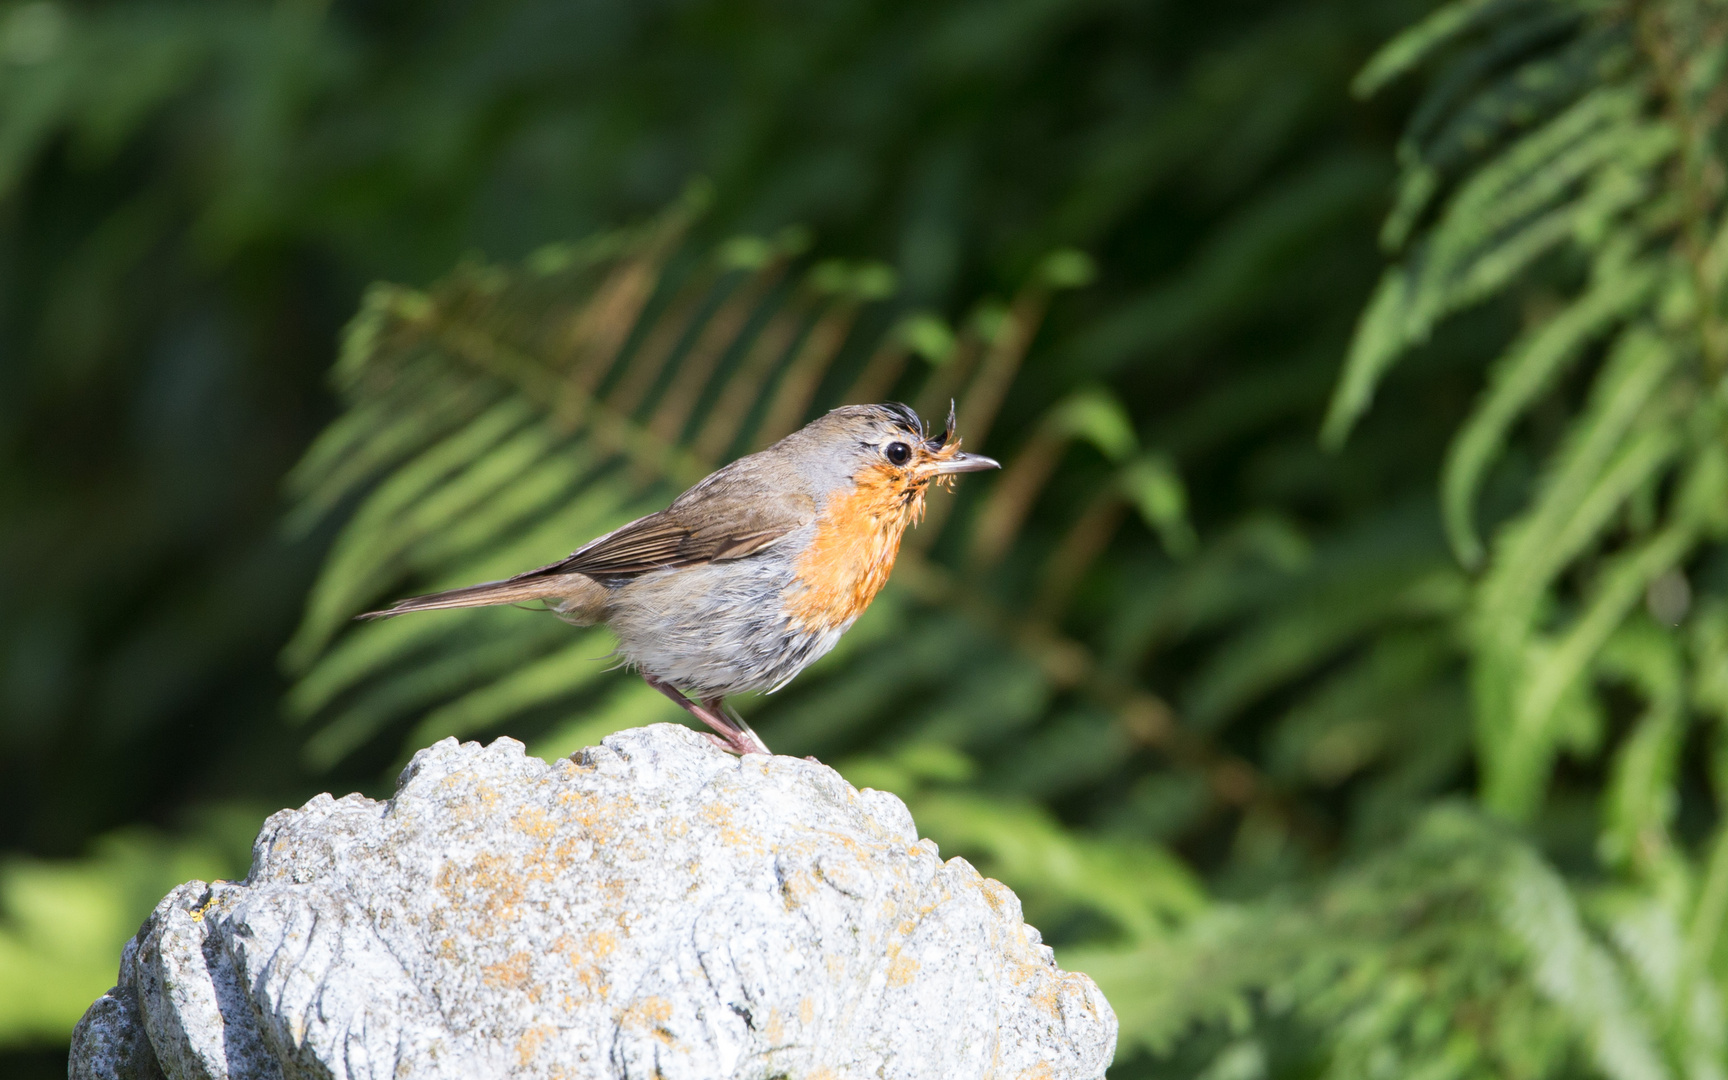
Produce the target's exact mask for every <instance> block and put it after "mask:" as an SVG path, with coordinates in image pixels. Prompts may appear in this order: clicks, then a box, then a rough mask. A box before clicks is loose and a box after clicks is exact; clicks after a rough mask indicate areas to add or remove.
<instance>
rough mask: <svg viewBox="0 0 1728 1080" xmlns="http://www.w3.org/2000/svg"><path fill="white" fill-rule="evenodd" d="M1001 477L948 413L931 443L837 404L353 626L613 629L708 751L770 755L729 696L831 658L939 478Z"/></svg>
mask: <svg viewBox="0 0 1728 1080" xmlns="http://www.w3.org/2000/svg"><path fill="white" fill-rule="evenodd" d="M998 468H1001V465H1000V464H999V463H998V462H996V461H995V460H993V459H991V458H988V457H985V456H983V455H982V454H969V453H963V452H962V451H961V450H960V437H959V435H958V433H957V432H956V430H955V419H954V406H953V404H952V403H950V404H949V407H948V422H947V425H946V426H945V427H944V428H943V430H942V432H941V433H940V434H937V435H934V436H927V434H926V429H925V425H924V421H923V420H922V419H920V418H919V416H918V414H917V412H916V411H914V410H913V409H911V408H910V407H908V406H906V405H902V404H899V403H897V402H893V403H888V404H882V405H846V406H842V407H840V408H837V409H834V410H832V411H830V412H828V413H826V414H824V415H823V416H820V417H817V418H816V419H815V420H813V421H811V422H810V423H808V424H806V425H805V426H804V427H802V428H800V429H798V430H797V431H794V432H793V433H791V434H790V435H787V436H786V437H785V438H783V439H781V440H780V441H779V442H776V443H774V444H773V445H772V446H769V447H768V448H767V449H765V450H761V451H758V452H757V453H754V454H750V455H747V456H745V457H741V458H739V459H738V460H736V461H734V462H732V463H731V464H729V465H726V466H724V467H722V468H720V469H718V470H716V471H715V472H713V473H710V474H709V475H708V476H707V477H706V478H704V479H703V480H701V481H699V482H697V483H696V484H695V485H694V486H693V487H691V488H690V489H689V490H687V491H685V492H684V493H683V494H682V495H679V496H678V497H677V498H676V499H674V500H672V503H671V505H669V506H668V507H666V509H664V510H661V511H658V512H656V513H653V514H649V515H647V516H646V517H642V518H638V519H636V520H635V521H632V522H630V523H629V524H627V525H624V526H621V527H620V528H618V529H615V530H613V531H612V532H609V533H607V534H606V535H604V536H601V537H599V538H597V539H595V540H593V541H590V542H589V543H587V544H585V545H583V546H582V547H580V548H577V549H576V551H574V552H573V553H571V554H570V555H569V556H568V557H566V558H563V559H560V560H559V561H557V562H555V563H550V564H548V565H546V566H542V567H539V568H537V569H534V570H529V571H526V572H525V573H521V574H517V575H516V576H515V577H511V578H506V579H504V580H502V581H488V582H483V583H481V584H478V585H468V586H465V587H463V588H458V589H450V590H447V591H444V592H436V593H430V594H428V595H425V596H415V597H410V598H408V599H406V600H399V601H397V602H396V603H394V604H392V605H390V606H389V607H387V608H384V609H382V610H380V611H370V612H366V613H365V614H363V615H361V616H359V618H362V619H379V618H389V617H393V616H398V615H406V614H409V613H412V612H420V611H441V610H446V609H450V608H469V607H484V606H489V605H494V604H512V605H517V606H522V605H529V604H533V603H534V602H536V601H538V602H539V603H540V605H541V606H543V607H544V608H546V609H548V610H550V611H551V612H552V613H553V614H554V615H556V616H557V617H559V618H561V619H563V620H564V621H566V622H568V623H571V624H573V625H576V626H593V625H596V624H603V625H605V626H606V627H607V628H608V629H610V630H611V631H612V632H613V634H614V635H615V636H616V637H617V639H618V646H617V649H616V650H615V652H614V654H613V655H614V656H615V657H617V658H618V659H619V660H620V661H621V662H622V663H623V664H624V665H626V666H629V667H633V668H635V669H636V671H638V672H639V673H640V674H641V676H642V678H643V679H644V680H645V681H646V682H647V683H648V685H649V686H651V687H653V688H654V689H656V690H658V691H660V692H661V693H662V694H665V695H666V696H667V697H668V698H671V699H672V700H673V701H674V702H676V703H677V704H678V705H679V706H681V707H682V708H684V709H685V710H687V711H688V712H689V713H690V714H691V715H692V716H694V717H695V718H696V719H697V720H700V721H701V722H702V723H703V724H705V725H707V726H708V727H709V728H711V729H712V730H713V734H711V735H710V734H707V733H706V732H705V733H704V734H705V735H707V737H708V738H709V740H710V741H712V742H713V743H714V744H715V745H717V746H719V747H720V748H721V749H723V750H727V751H730V752H732V753H736V754H739V755H740V756H742V755H746V754H767V753H771V751H770V750H769V749H768V746H767V744H766V743H764V742H763V741H762V739H761V737H760V736H758V735H757V734H756V733H755V732H754V731H752V730H750V727H749V725H748V724H746V723H745V722H744V720H743V718H742V717H741V716H739V714H738V713H737V711H736V710H735V709H733V708H731V707H730V706H728V705H727V704H726V698H728V697H730V696H732V695H735V694H742V693H749V692H754V691H766V692H772V691H775V690H778V689H779V688H781V687H782V686H785V685H786V684H787V683H788V682H790V681H791V680H792V678H793V677H794V676H796V675H797V674H798V673H799V672H800V671H802V670H804V669H805V668H806V667H808V666H809V665H810V664H811V663H813V662H815V661H816V660H817V659H818V658H820V657H821V656H823V655H824V654H826V653H827V652H828V651H829V650H830V649H832V648H833V647H834V645H835V644H836V643H837V642H838V641H839V640H840V636H841V635H842V634H844V633H845V632H846V631H847V630H848V629H850V628H851V626H852V624H853V623H854V622H856V621H857V620H858V617H859V616H860V615H862V614H863V613H864V609H865V608H867V607H869V605H870V601H871V600H873V599H874V598H875V596H876V594H877V593H878V592H879V591H881V589H882V586H883V585H884V584H886V583H887V581H888V575H889V572H890V571H891V570H892V569H893V568H894V560H895V556H896V555H897V554H898V552H899V549H900V541H901V538H902V537H903V536H904V535H905V532H906V529H907V528H908V526H912V525H915V524H916V523H917V522H918V521H919V520H920V518H921V517H922V516H923V513H924V497H925V493H926V491H927V490H928V489H929V487H930V485H931V484H932V483H933V482H934V483H938V484H941V483H947V484H949V485H950V486H951V485H952V481H953V478H954V477H956V476H957V475H959V474H961V473H969V472H978V471H981V470H986V469H998Z"/></svg>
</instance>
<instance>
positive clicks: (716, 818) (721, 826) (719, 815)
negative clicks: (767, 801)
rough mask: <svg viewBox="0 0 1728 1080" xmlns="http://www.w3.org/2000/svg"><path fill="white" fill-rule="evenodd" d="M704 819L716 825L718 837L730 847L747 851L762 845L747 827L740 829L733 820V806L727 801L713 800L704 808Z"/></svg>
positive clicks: (757, 849) (755, 849)
mask: <svg viewBox="0 0 1728 1080" xmlns="http://www.w3.org/2000/svg"><path fill="white" fill-rule="evenodd" d="M702 819H703V820H704V821H706V822H708V824H710V825H712V826H714V831H715V833H716V834H717V839H719V841H720V842H721V843H722V844H725V845H726V846H727V847H730V848H741V849H744V850H747V851H752V852H756V851H760V850H761V845H760V844H758V843H757V842H756V837H755V836H754V835H753V834H752V833H750V831H749V830H747V829H740V828H739V827H738V826H737V824H736V823H735V822H733V820H732V808H731V807H730V806H727V805H726V804H725V803H718V802H712V803H709V804H708V805H707V806H704V807H703V808H702Z"/></svg>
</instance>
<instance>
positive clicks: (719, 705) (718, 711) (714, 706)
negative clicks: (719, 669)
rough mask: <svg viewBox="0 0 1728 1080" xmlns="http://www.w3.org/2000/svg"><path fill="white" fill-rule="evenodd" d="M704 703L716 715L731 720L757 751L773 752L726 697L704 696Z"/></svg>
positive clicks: (736, 729)
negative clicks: (727, 701) (727, 702)
mask: <svg viewBox="0 0 1728 1080" xmlns="http://www.w3.org/2000/svg"><path fill="white" fill-rule="evenodd" d="M702 704H703V705H704V706H705V707H706V708H708V709H710V710H711V711H712V712H713V713H714V714H715V715H717V716H723V717H725V718H726V719H727V720H728V721H730V722H731V724H732V727H733V730H735V731H736V732H737V733H738V734H739V735H740V736H742V737H743V739H744V741H745V742H748V743H750V744H751V745H752V746H754V747H755V750H756V753H758V754H772V753H773V752H774V751H772V750H770V749H768V744H767V743H765V742H763V741H762V736H760V735H758V734H756V733H755V732H754V731H751V730H750V725H749V724H746V723H745V722H744V718H743V717H742V716H739V715H738V710H737V709H734V708H733V707H732V706H730V705H728V704H726V699H725V698H717V697H712V698H704V699H703V700H702Z"/></svg>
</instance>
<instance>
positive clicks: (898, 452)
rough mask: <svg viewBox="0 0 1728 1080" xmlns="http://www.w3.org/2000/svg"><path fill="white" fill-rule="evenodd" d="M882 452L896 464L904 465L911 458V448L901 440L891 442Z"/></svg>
mask: <svg viewBox="0 0 1728 1080" xmlns="http://www.w3.org/2000/svg"><path fill="white" fill-rule="evenodd" d="M882 453H883V455H884V456H885V457H887V458H888V460H889V461H891V462H893V463H894V464H896V465H904V464H906V463H907V462H908V461H911V460H912V448H911V447H910V446H907V445H906V444H905V443H903V442H891V443H889V444H888V445H887V446H886V447H884V448H883V450H882Z"/></svg>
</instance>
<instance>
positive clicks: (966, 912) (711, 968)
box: [72, 724, 1116, 1080]
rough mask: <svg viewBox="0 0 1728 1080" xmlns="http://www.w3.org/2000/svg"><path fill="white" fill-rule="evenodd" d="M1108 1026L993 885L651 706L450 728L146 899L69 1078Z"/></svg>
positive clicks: (909, 836) (857, 1047)
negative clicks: (573, 737) (533, 741)
mask: <svg viewBox="0 0 1728 1080" xmlns="http://www.w3.org/2000/svg"><path fill="white" fill-rule="evenodd" d="M1115 1044H1116V1018H1115V1016H1114V1014H1113V1013H1112V1012H1111V1011H1110V1006H1109V1005H1108V1004H1107V1003H1106V1002H1105V1000H1104V997H1103V995H1102V994H1101V993H1099V991H1098V988H1097V987H1096V986H1095V985H1093V983H1092V980H1091V979H1089V978H1087V977H1086V976H1084V975H1080V974H1071V973H1067V972H1063V971H1061V970H1060V969H1058V968H1057V967H1056V964H1055V961H1054V959H1053V957H1052V955H1051V953H1050V950H1049V949H1048V948H1047V947H1045V946H1044V945H1042V944H1041V943H1040V941H1039V937H1038V932H1037V931H1036V930H1034V929H1032V928H1031V927H1029V926H1026V925H1025V924H1024V923H1023V922H1022V921H1021V913H1020V903H1019V901H1018V899H1016V898H1015V896H1014V894H1013V893H1012V892H1010V891H1009V890H1008V889H1007V887H1005V886H1003V885H1002V884H1000V883H999V882H996V881H992V880H990V879H988V878H983V877H980V876H979V874H978V873H977V871H975V870H974V869H973V868H972V867H971V866H970V865H968V864H967V863H966V862H965V861H964V860H962V859H950V860H948V861H947V862H943V861H942V860H941V858H940V857H939V856H938V855H937V851H936V845H935V844H933V843H931V842H930V841H928V840H919V839H918V835H917V833H916V831H915V829H914V826H913V823H912V817H911V815H910V814H909V813H908V812H907V810H906V807H905V805H904V804H903V803H901V802H900V800H899V799H897V798H895V797H894V796H892V795H889V794H886V793H884V792H878V791H870V790H865V791H858V790H856V789H854V788H853V787H852V786H851V785H849V784H847V783H846V781H845V780H843V779H842V778H841V777H840V775H839V774H838V773H836V772H834V771H833V770H832V769H830V768H828V767H827V766H824V765H820V764H817V763H815V762H811V761H807V760H800V759H795V758H788V757H768V756H759V755H751V756H749V757H745V758H742V759H740V758H735V757H732V756H730V755H728V754H724V753H722V752H720V751H719V750H717V749H715V748H714V747H713V746H711V745H710V744H709V743H707V742H706V741H705V740H704V739H702V738H701V737H700V736H698V735H696V734H695V733H694V732H691V731H689V730H687V729H685V728H682V727H678V726H676V725H671V724H657V725H654V726H652V727H647V728H640V729H636V730H632V731H625V732H620V733H619V734H617V735H613V736H611V737H610V738H608V739H606V740H605V743H604V745H603V746H601V747H598V748H591V749H589V750H585V751H583V752H581V753H580V754H577V755H576V756H575V759H574V760H561V761H558V762H556V763H554V764H551V765H548V764H546V763H545V762H542V761H540V760H538V759H536V758H531V757H527V756H526V755H524V754H523V752H522V746H521V744H520V743H517V742H515V741H514V740H511V739H499V740H498V741H497V742H494V743H493V744H491V745H490V746H485V747H482V746H480V745H479V744H477V743H461V744H458V743H457V742H456V740H454V739H446V740H444V741H443V742H441V743H438V744H437V745H435V746H432V747H430V748H428V749H426V750H422V751H421V752H420V753H419V754H417V755H416V756H415V758H414V760H413V762H412V763H410V764H409V766H408V768H407V769H406V770H405V771H404V772H403V774H402V777H401V780H400V781H399V783H398V786H397V790H396V795H395V797H394V798H392V799H391V800H390V801H389V802H388V803H379V802H373V801H371V800H369V799H364V798H361V797H360V796H358V795H350V796H348V797H347V798H345V799H339V800H338V799H332V798H331V797H330V796H328V795H320V796H318V797H317V798H315V799H313V800H312V801H311V802H309V803H307V804H306V805H305V806H303V807H301V808H300V809H299V810H288V811H283V812H282V813H279V814H276V815H275V816H274V817H272V818H270V820H269V821H267V822H266V823H265V825H264V829H263V832H262V833H260V835H259V837H258V841H257V843H256V845H255V847H254V849H253V865H252V873H251V875H250V876H249V877H248V878H247V880H246V881H245V882H244V883H239V884H236V883H229V882H216V883H215V884H212V885H206V884H204V883H202V882H192V883H189V884H187V885H183V886H181V887H180V888H178V889H176V890H175V891H174V892H172V893H170V894H169V895H168V897H167V898H166V899H164V900H163V901H162V903H161V904H160V905H158V906H157V908H156V911H155V912H154V914H152V915H151V917H150V920H149V922H147V923H146V924H145V926H144V929H143V930H141V931H140V932H139V937H138V938H137V940H136V941H134V943H133V944H132V945H130V946H128V947H127V950H126V953H125V955H124V956H123V957H122V960H121V972H120V984H119V985H118V986H116V987H115V988H114V989H113V990H112V991H110V992H109V993H108V994H107V995H105V996H104V997H103V998H102V999H101V1000H99V1001H98V1002H97V1003H96V1004H95V1005H93V1006H92V1007H91V1010H90V1012H89V1013H88V1014H87V1015H86V1016H85V1018H84V1021H83V1022H82V1023H81V1024H80V1025H79V1029H78V1032H77V1034H76V1035H75V1037H74V1043H73V1059H72V1075H73V1077H74V1078H75V1080H82V1078H96V1077H121V1076H124V1077H137V1078H139V1080H146V1078H154V1077H157V1076H165V1077H166V1078H167V1080H191V1078H200V1080H202V1078H212V1080H217V1078H234V1080H241V1078H245V1080H252V1078H259V1080H263V1078H269V1080H277V1078H282V1080H295V1078H299V1077H335V1078H351V1080H362V1078H366V1080H397V1078H406V1077H427V1078H442V1077H450V1078H452V1080H454V1078H458V1077H460V1078H465V1080H468V1078H476V1077H500V1078H502V1077H532V1078H546V1080H553V1078H559V1080H578V1078H587V1077H619V1078H622V1077H644V1078H646V1077H662V1078H664V1080H713V1078H717V1077H734V1078H739V1080H744V1078H754V1080H770V1078H774V1077H798V1078H812V1080H813V1078H821V1077H827V1078H833V1080H842V1078H852V1077H857V1078H860V1080H862V1078H865V1077H870V1078H906V1080H912V1078H925V1077H928V1078H932V1080H934V1078H941V1080H959V1078H966V1077H978V1078H984V1077H1002V1078H1008V1077H1037V1078H1045V1080H1058V1078H1068V1077H1072V1078H1090V1077H1099V1076H1102V1075H1103V1073H1104V1069H1105V1067H1106V1066H1107V1065H1108V1064H1109V1062H1110V1059H1111V1056H1112V1054H1113V1052H1114V1050H1115Z"/></svg>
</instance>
